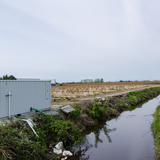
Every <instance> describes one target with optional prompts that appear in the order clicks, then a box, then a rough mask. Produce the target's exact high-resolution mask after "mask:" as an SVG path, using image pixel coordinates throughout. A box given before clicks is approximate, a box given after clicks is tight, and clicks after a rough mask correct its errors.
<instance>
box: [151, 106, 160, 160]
mask: <svg viewBox="0 0 160 160" xmlns="http://www.w3.org/2000/svg"><path fill="white" fill-rule="evenodd" d="M152 130H153V134H154V138H155V151H156V159H157V160H160V106H158V108H157V110H156V112H155V114H154V121H153V124H152Z"/></svg>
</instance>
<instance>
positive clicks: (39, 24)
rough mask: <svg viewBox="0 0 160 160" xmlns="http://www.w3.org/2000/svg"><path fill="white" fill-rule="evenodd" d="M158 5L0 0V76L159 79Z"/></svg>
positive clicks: (133, 0) (125, 0)
mask: <svg viewBox="0 0 160 160" xmlns="http://www.w3.org/2000/svg"><path fill="white" fill-rule="evenodd" d="M159 5H160V2H159V1H158V0H154V1H152V3H151V2H150V1H149V0H140V1H139V0H121V1H118V0H99V1H97V0H87V1H86V0H81V1H75V0H67V1H66V0H47V1H42V0H27V1H20V0H14V1H10V0H0V24H1V25H0V56H1V58H0V67H1V71H0V74H4V73H9V74H15V75H16V76H18V77H40V78H44V79H46V78H48V79H57V80H58V81H74V80H80V79H84V78H96V77H104V79H105V80H120V79H126V80H127V79H131V80H135V79H138V80H143V79H159V73H158V67H159V59H160V54H159V51H160V47H159V43H160V22H159V20H158V15H159V14H160V11H159V8H158V6H159Z"/></svg>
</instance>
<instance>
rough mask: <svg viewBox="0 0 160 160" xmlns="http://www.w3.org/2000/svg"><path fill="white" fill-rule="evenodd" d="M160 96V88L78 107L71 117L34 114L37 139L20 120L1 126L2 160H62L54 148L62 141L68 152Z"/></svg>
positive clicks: (0, 156)
mask: <svg viewBox="0 0 160 160" xmlns="http://www.w3.org/2000/svg"><path fill="white" fill-rule="evenodd" d="M159 94H160V87H156V88H150V89H145V90H143V91H136V92H130V93H128V94H125V95H119V96H114V97H108V98H100V99H96V100H94V101H85V102H83V103H80V104H75V105H74V108H75V111H73V112H72V113H71V114H69V115H64V114H60V116H58V117H55V116H54V117H53V116H50V115H45V114H35V116H34V117H33V121H34V123H35V124H36V126H35V127H34V129H35V130H36V132H37V134H38V137H36V136H35V135H34V133H33V132H32V131H31V130H30V128H28V126H26V124H24V123H23V122H22V121H21V120H20V119H18V120H17V119H16V120H14V121H13V122H12V123H10V124H5V125H0V139H1V141H0V159H13V160H14V159H23V160H27V159H33V160H36V159H39V160H43V159H46V160H47V159H48V160H50V159H52V160H54V159H60V157H57V156H55V155H54V154H53V146H54V145H55V144H56V143H57V142H59V141H63V142H64V146H65V148H66V149H70V148H71V147H72V146H73V145H75V144H78V143H80V142H81V141H82V139H83V137H84V136H85V134H86V133H87V132H90V131H91V130H94V128H96V127H97V126H98V125H99V124H102V125H103V124H104V122H105V121H106V120H109V119H112V118H113V117H116V116H118V115H119V114H120V113H121V112H123V111H125V110H132V109H133V108H136V107H137V106H138V105H140V104H141V103H144V102H146V101H148V100H149V99H152V98H154V97H156V96H158V95H159Z"/></svg>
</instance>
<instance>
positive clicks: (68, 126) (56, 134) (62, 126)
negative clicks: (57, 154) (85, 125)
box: [35, 114, 82, 146]
mask: <svg viewBox="0 0 160 160" xmlns="http://www.w3.org/2000/svg"><path fill="white" fill-rule="evenodd" d="M35 120H36V121H37V124H38V125H37V127H38V128H39V132H40V133H42V135H45V137H44V139H46V143H47V144H48V145H49V144H51V143H53V144H56V143H57V142H60V141H63V143H64V145H65V146H71V145H73V144H77V143H79V142H80V141H81V137H82V136H81V131H80V129H78V128H77V127H76V126H75V125H74V123H73V122H71V121H69V120H62V119H59V118H56V117H53V116H50V115H43V114H39V115H38V116H37V117H36V118H35Z"/></svg>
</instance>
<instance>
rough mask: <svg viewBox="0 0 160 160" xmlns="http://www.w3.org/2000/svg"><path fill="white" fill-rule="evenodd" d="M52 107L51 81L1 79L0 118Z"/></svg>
mask: <svg viewBox="0 0 160 160" xmlns="http://www.w3.org/2000/svg"><path fill="white" fill-rule="evenodd" d="M50 107H51V81H42V80H38V79H21V80H20V79H19V80H0V118H2V117H11V116H14V115H17V114H23V113H27V112H30V110H31V108H35V109H37V110H45V109H48V108H50Z"/></svg>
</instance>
